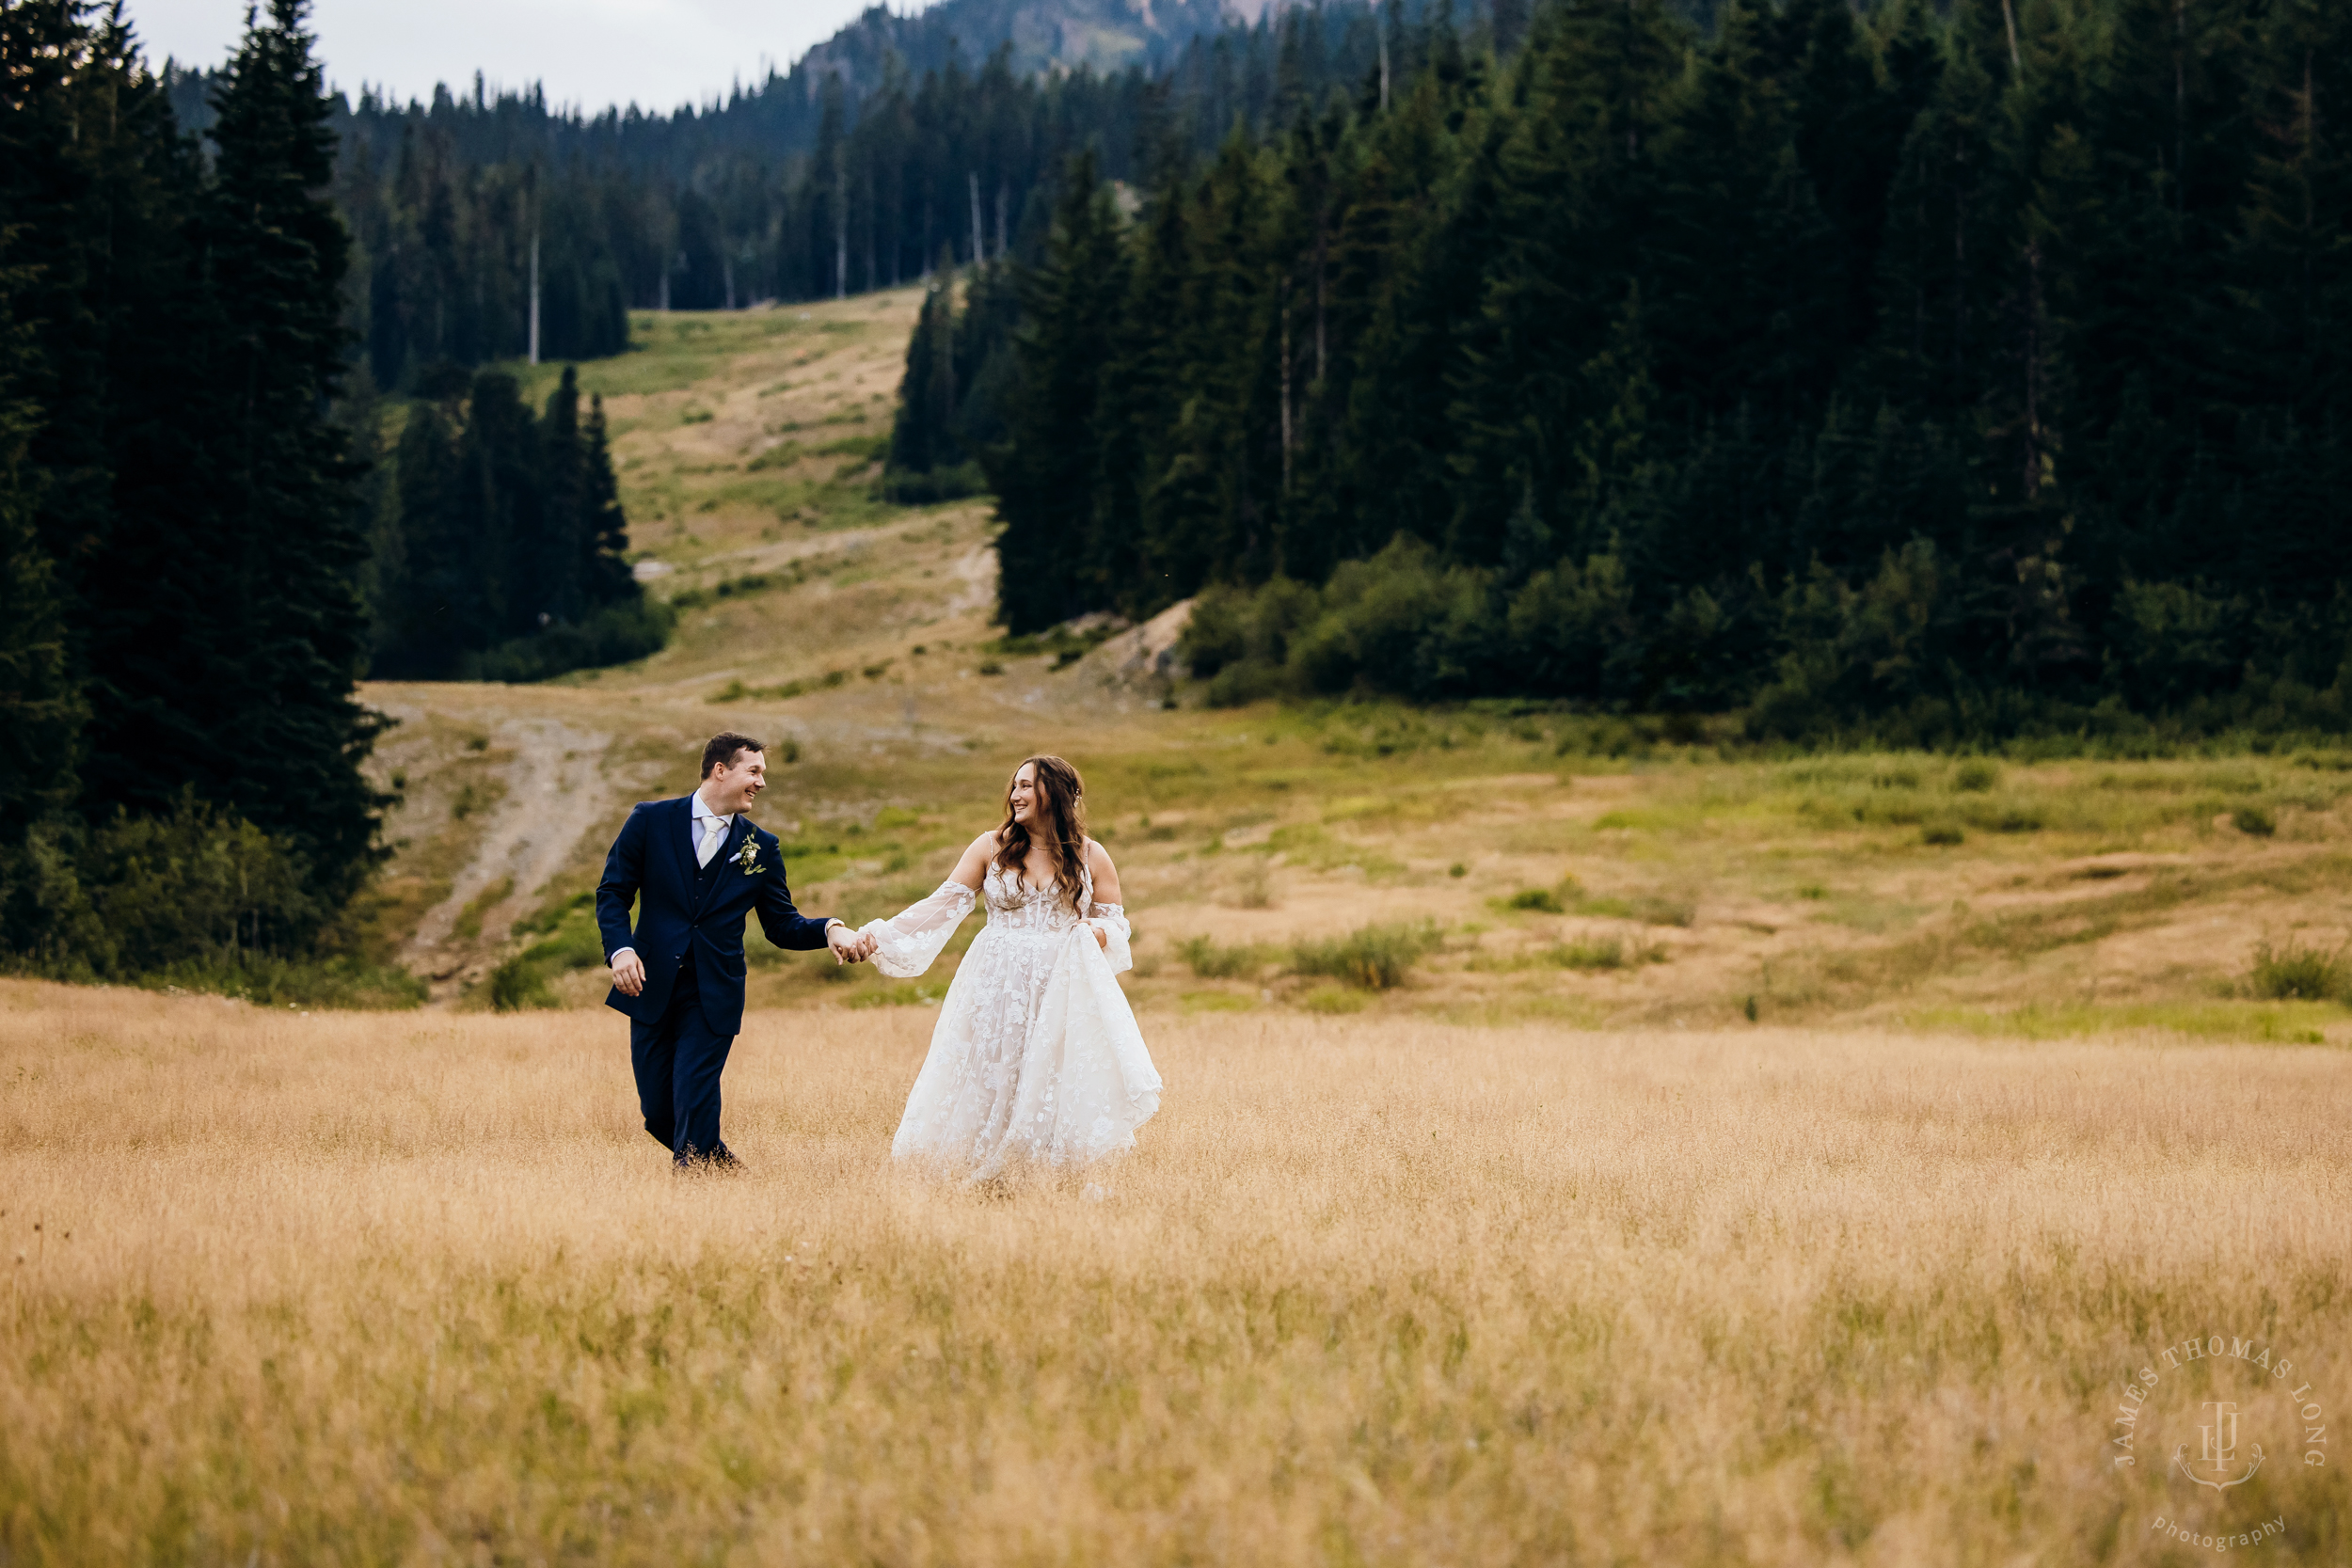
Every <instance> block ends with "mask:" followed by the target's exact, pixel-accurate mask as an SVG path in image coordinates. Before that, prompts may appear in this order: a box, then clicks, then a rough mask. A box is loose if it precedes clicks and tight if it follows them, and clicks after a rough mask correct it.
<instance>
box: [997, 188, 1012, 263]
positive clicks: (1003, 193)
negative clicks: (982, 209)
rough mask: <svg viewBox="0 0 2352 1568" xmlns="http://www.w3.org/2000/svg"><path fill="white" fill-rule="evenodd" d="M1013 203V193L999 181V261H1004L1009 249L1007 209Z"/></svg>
mask: <svg viewBox="0 0 2352 1568" xmlns="http://www.w3.org/2000/svg"><path fill="white" fill-rule="evenodd" d="M1011 203H1012V192H1011V191H1010V189H1009V188H1008V187H1007V186H1006V184H1005V182H1003V181H998V182H997V184H996V257H997V260H999V261H1002V260H1003V259H1004V256H1005V252H1006V250H1007V249H1008V248H1009V247H1008V246H1007V245H1006V244H1005V209H1006V208H1007V207H1009V206H1010V205H1011Z"/></svg>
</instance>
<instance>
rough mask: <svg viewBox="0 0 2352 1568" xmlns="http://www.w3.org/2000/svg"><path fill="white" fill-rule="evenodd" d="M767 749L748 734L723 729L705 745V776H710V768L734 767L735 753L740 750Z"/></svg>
mask: <svg viewBox="0 0 2352 1568" xmlns="http://www.w3.org/2000/svg"><path fill="white" fill-rule="evenodd" d="M767 749H768V748H767V747H766V746H765V745H763V744H762V743H761V742H759V741H756V740H754V739H753V738H752V737H751V736H748V735H738V734H736V733H735V732H734V731H733V730H723V731H721V732H720V733H719V734H717V735H714V736H711V737H710V738H709V740H708V741H707V742H705V743H704V745H703V777H704V778H706V779H707V778H708V777H710V770H711V769H712V768H721V767H726V768H732V767H734V766H735V753H736V752H764V751H766V750H767Z"/></svg>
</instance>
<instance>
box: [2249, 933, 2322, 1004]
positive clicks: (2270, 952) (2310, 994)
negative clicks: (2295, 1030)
mask: <svg viewBox="0 0 2352 1568" xmlns="http://www.w3.org/2000/svg"><path fill="white" fill-rule="evenodd" d="M2344 955H2345V949H2344V948H2343V947H2339V948H2337V949H2335V950H2334V951H2333V952H2329V951H2328V950H2327V949H2326V948H2321V947H2306V946H2303V945H2301V944H2300V943H2298V942H2296V940H2295V939H2294V938H2293V937H2289V938H2287V939H2286V941H2285V942H2283V943H2280V944H2279V945H2277V946H2273V945H2272V944H2271V942H2270V939H2269V938H2267V937H2265V938H2264V939H2263V940H2262V941H2261V942H2256V943H2255V944H2254V967H2253V972H2252V973H2251V974H2249V976H2248V977H2247V978H2248V982H2249V987H2250V989H2251V990H2253V992H2254V994H2255V995H2256V996H2259V997H2262V998H2264V999H2265V1001H2271V1002H2325V1001H2328V999H2330V998H2333V997H2342V996H2343V995H2344V990H2345V986H2344V982H2345V979H2346V974H2345V963H2344Z"/></svg>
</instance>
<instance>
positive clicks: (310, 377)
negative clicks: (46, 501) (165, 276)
mask: <svg viewBox="0 0 2352 1568" xmlns="http://www.w3.org/2000/svg"><path fill="white" fill-rule="evenodd" d="M304 24H305V6H304V3H303V0H273V4H272V5H271V7H270V8H269V9H268V10H267V11H266V12H265V13H262V14H261V15H259V16H257V18H256V20H255V22H254V24H253V25H252V27H251V29H250V30H249V31H248V32H247V33H246V39H245V41H244V43H243V45H242V47H241V48H240V50H239V52H238V55H237V57H236V58H235V60H234V61H233V62H232V63H231V64H230V68H229V70H228V71H227V73H226V75H225V77H224V78H223V79H222V80H221V81H220V83H219V84H218V86H217V87H216V89H215V98H214V101H213V107H214V112H215V120H214V124H213V126H212V137H213V141H214V145H215V159H214V167H213V181H212V185H211V188H210V189H209V190H208V191H207V193H206V199H205V200H204V202H203V204H202V206H201V208H200V209H199V214H198V216H197V220H196V225H195V233H196V244H197V266H198V269H199V271H198V276H199V277H200V278H201V279H202V281H203V288H204V299H203V307H202V309H203V315H202V317H201V318H199V319H200V321H201V336H200V338H199V341H198V342H197V343H196V344H194V345H192V346H194V347H195V348H197V349H198V350H199V353H198V354H197V355H192V356H190V359H189V361H188V362H187V373H188V380H187V382H186V383H185V385H194V384H196V383H197V381H198V380H199V379H200V380H201V381H202V382H203V383H204V384H205V385H207V386H209V387H211V388H214V392H213V395H212V396H210V397H208V398H206V399H204V400H201V402H200V403H199V404H197V405H196V407H195V408H194V409H193V410H191V412H190V414H189V415H188V416H187V418H188V422H189V424H190V425H191V426H193V427H194V428H193V431H192V434H193V436H194V439H195V442H196V444H197V446H198V449H199V452H200V456H199V464H200V467H199V469H198V470H197V471H196V472H194V473H186V474H183V475H182V476H181V479H182V482H183V485H184V486H185V487H186V489H187V490H188V492H189V494H188V496H187V497H186V499H183V502H182V504H181V505H180V506H179V507H176V508H174V509H173V511H174V512H175V513H176V514H178V515H176V516H174V517H173V519H172V520H173V521H174V522H175V523H177V524H179V527H178V528H176V529H174V530H172V531H171V533H170V534H169V536H168V537H167V538H156V539H155V540H154V546H155V547H153V548H152V549H151V550H149V549H143V548H135V547H123V546H126V545H128V543H129V542H128V541H124V542H123V545H119V546H118V551H117V556H116V559H117V560H118V561H120V562H125V563H129V562H150V563H151V569H150V570H149V571H148V572H146V573H143V574H139V575H138V576H137V577H135V578H131V579H129V580H125V581H123V582H122V583H120V584H119V594H113V595H110V599H111V600H112V602H110V603H109V605H108V606H107V611H106V613H104V614H103V615H102V616H101V617H100V618H99V625H98V628H97V630H96V633H95V635H94V636H93V639H92V654H91V657H92V664H93V667H94V670H95V671H96V673H97V674H98V676H99V680H100V686H99V691H100V693H101V696H100V700H99V702H98V704H97V711H96V715H95V717H94V721H93V724H92V727H91V740H92V752H93V766H92V768H91V769H90V772H89V778H90V780H91V783H92V784H93V786H94V787H93V789H92V790H91V791H90V792H88V793H87V794H86V795H85V804H86V806H88V807H92V808H106V807H111V806H113V805H115V804H118V803H119V804H125V805H135V806H138V807H141V808H144V809H149V810H159V809H163V808H165V807H167V804H168V802H169V800H170V797H171V796H172V795H173V794H174V793H176V784H177V783H178V782H179V781H180V780H183V779H184V780H185V781H187V782H188V783H190V784H193V786H194V787H195V789H196V791H197V794H198V795H199V798H201V799H205V800H214V801H216V802H219V803H221V804H223V805H225V806H228V807H230V808H232V809H234V810H235V811H236V812H237V813H239V814H240V815H242V816H245V817H246V819H248V820H250V821H251V822H253V823H254V824H256V825H257V826H259V827H261V828H262V830H263V831H265V832H277V833H282V834H284V835H286V836H287V837H288V838H289V839H290V840H291V841H292V842H293V843H294V845H295V846H296V847H297V848H298V850H299V852H300V853H301V854H302V855H303V856H304V857H305V858H306V859H307V861H308V863H309V875H310V880H311V885H312V887H313V889H314V891H315V892H316V893H317V894H318V895H320V896H321V897H323V898H325V899H326V900H328V901H329V902H332V903H340V901H341V899H342V897H343V896H345V895H348V894H349V892H350V891H351V890H352V889H353V888H354V887H356V886H357V885H358V879H360V878H361V877H363V876H364V875H365V873H366V871H367V870H368V868H369V867H370V865H372V864H373V860H374V857H375V842H374V841H375V809H376V797H375V794H374V792H373V790H372V789H371V788H370V786H369V785H368V784H367V782H366V780H365V779H364V778H363V777H362V776H361V774H360V772H359V767H358V765H359V762H360V761H361V759H362V758H363V757H364V756H365V755H366V753H367V751H368V749H369V746H370V744H371V743H372V740H373V736H374V735H375V733H376V725H377V722H378V721H377V720H376V719H375V718H374V716H373V715H372V714H370V713H368V712H367V711H366V710H365V709H363V708H362V707H361V706H360V705H358V702H357V701H356V700H355V697H354V693H353V686H354V682H355V680H356V679H357V676H358V672H359V670H360V668H361V667H362V664H363V662H364V660H365V657H366V654H367V637H366V628H365V626H364V623H363V622H362V620H361V618H360V614H359V605H358V595H357V593H356V592H355V583H356V578H357V577H358V570H359V567H360V564H361V562H363V561H364V559H365V556H366V551H367V545H368V541H367V538H366V536H365V533H364V532H363V531H362V530H361V528H360V526H359V525H358V520H357V517H356V510H355V507H354V505H353V496H352V489H351V485H352V480H353V477H354V476H353V473H352V467H351V465H350V463H349V462H348V460H347V458H346V455H345V437H344V433H343V432H342V429H341V428H340V427H338V426H337V425H335V424H334V423H332V422H331V421H330V420H328V419H327V417H326V409H327V407H328V405H329V404H330V403H331V402H332V400H333V399H334V397H335V395H336V393H337V392H338V390H339V389H340V388H341V385H342V375H343V371H344V365H345V357H344V353H345V346H346V343H347V339H346V336H345V332H344V329H343V323H342V281H343V277H344V270H345V261H346V256H347V245H348V242H347V239H346V235H345V231H344V229H343V225H342V219H341V218H340V217H339V216H338V215H337V214H336V213H335V211H334V209H333V207H332V206H331V205H330V204H329V203H328V202H327V201H326V199H324V198H323V197H322V196H321V194H320V193H322V192H323V191H325V190H326V187H327V186H328V184H329V183H330V182H331V180H332V178H333V173H334V146H335V142H334V135H333V132H332V131H331V130H330V129H329V125H328V120H329V116H330V112H331V111H330V104H329V101H328V99H327V96H326V83H325V79H324V76H323V73H322V71H321V70H320V68H319V66H318V64H317V62H316V60H315V59H314V58H313V57H312V55H311V44H312V40H311V38H310V35H309V34H308V33H307V32H306V31H305V30H304ZM199 364H201V365H202V367H203V369H202V370H201V371H200V372H199V371H198V369H197V366H198V365H199ZM128 515H129V511H128V509H127V508H126V517H127V516H128ZM138 526H140V527H142V528H143V529H145V528H153V527H155V525H154V524H152V523H141V524H139V525H138ZM157 531H158V532H161V531H162V530H161V529H158V530H157ZM167 562H168V565H167V564H166V563H167ZM140 578H147V579H150V580H151V581H153V582H154V583H155V584H156V586H157V588H158V589H159V590H160V587H161V582H162V580H163V579H166V578H168V579H171V583H172V586H171V588H170V589H169V590H168V592H167V593H163V592H158V593H157V594H155V595H153V597H156V598H161V599H163V600H164V602H165V604H166V606H167V614H168V615H169V616H170V617H171V618H173V619H177V620H179V621H180V630H181V632H182V636H181V637H180V638H178V639H173V640H158V639H157V638H156V637H155V635H154V634H155V632H156V631H157V630H159V629H161V628H159V627H158V626H156V625H155V622H154V620H153V618H152V617H151V615H150V614H149V613H147V612H146V607H145V605H143V604H142V602H141V601H142V600H148V601H149V602H152V600H151V596H150V594H148V593H146V592H144V591H143V590H144V589H145V587H146V583H145V582H142V581H141V580H140ZM158 753H162V754H164V755H167V756H168V757H169V759H170V760H169V762H168V763H167V765H166V766H164V767H161V768H158V767H156V766H154V761H155V759H156V757H157V755H158Z"/></svg>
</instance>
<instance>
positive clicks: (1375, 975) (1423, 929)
mask: <svg viewBox="0 0 2352 1568" xmlns="http://www.w3.org/2000/svg"><path fill="white" fill-rule="evenodd" d="M1438 941H1439V939H1438V927H1436V925H1435V924H1433V923H1429V922H1423V923H1422V924H1421V925H1418V926H1413V925H1374V926H1366V927H1361V928H1359V929H1358V930H1355V931H1352V932H1350V933H1348V934H1347V935H1346V936H1343V937H1332V938H1327V939H1326V940H1324V941H1321V942H1298V943H1295V945H1294V946H1293V947H1292V949H1291V969H1292V972H1293V973H1295V974H1324V975H1328V976H1330V977H1331V978H1333V979H1335V980H1343V981H1345V982H1346V983H1347V984H1349V985H1351V986H1356V987H1358V988H1359V989H1361V990H1393V989H1394V988H1395V987H1397V986H1401V985H1403V984H1404V983H1405V976H1406V974H1408V973H1409V972H1410V971H1411V969H1412V967H1413V965H1415V964H1416V963H1418V962H1420V961H1421V960H1422V958H1425V957H1427V956H1428V955H1429V954H1431V953H1433V952H1435V951H1437V948H1438Z"/></svg>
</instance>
